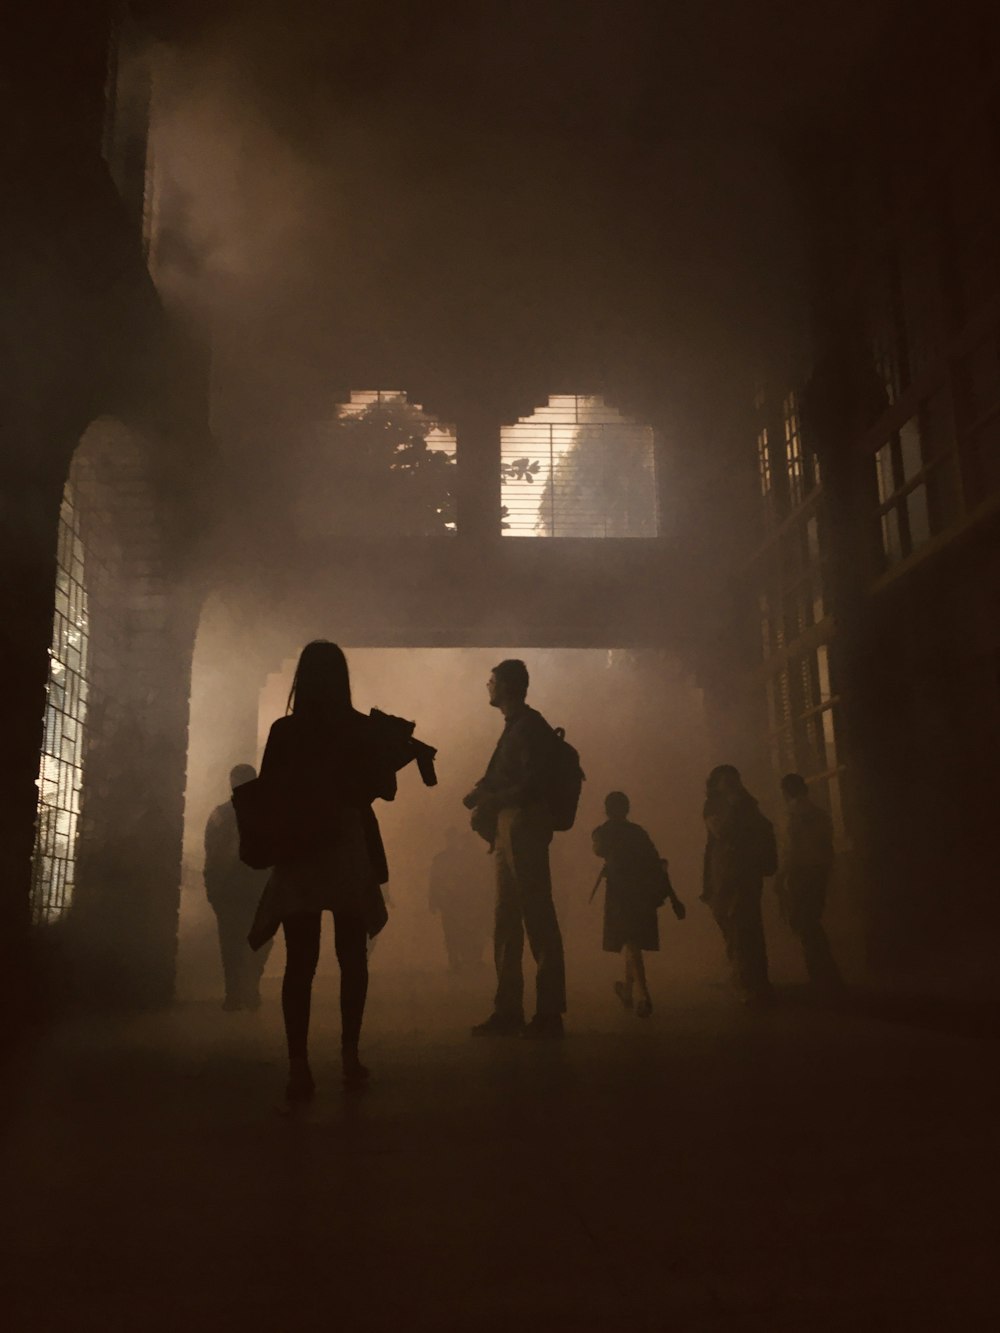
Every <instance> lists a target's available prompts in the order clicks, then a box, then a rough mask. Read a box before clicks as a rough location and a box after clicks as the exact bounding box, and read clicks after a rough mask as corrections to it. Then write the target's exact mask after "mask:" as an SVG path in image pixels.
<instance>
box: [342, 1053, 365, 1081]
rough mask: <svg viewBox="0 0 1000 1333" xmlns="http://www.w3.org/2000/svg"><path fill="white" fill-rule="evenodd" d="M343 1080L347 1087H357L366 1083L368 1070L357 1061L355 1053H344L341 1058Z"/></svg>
mask: <svg viewBox="0 0 1000 1333" xmlns="http://www.w3.org/2000/svg"><path fill="white" fill-rule="evenodd" d="M342 1060H343V1075H342V1077H343V1080H344V1083H345V1085H346V1086H348V1087H358V1086H359V1085H360V1084H362V1083H366V1082H367V1081H368V1077H369V1074H370V1073H371V1071H370V1070H369V1068H368V1066H367V1065H363V1064H362V1063H361V1061H360V1060H359V1059H358V1053H357V1051H344V1052H343V1056H342Z"/></svg>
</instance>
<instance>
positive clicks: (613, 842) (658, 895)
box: [592, 791, 685, 1018]
mask: <svg viewBox="0 0 1000 1333" xmlns="http://www.w3.org/2000/svg"><path fill="white" fill-rule="evenodd" d="M629 810H630V804H629V799H628V797H627V796H626V795H625V793H624V792H621V791H613V792H609V793H608V795H607V796H606V797H605V799H604V813H605V814H606V815H607V821H606V822H605V823H603V824H601V825H599V827H598V828H595V829H594V832H593V835H592V843H593V848H594V855H595V856H599V857H600V858H601V859H602V860H603V861H604V870H603V871H602V872H601V878H602V879H603V880H604V881H605V892H604V949H605V951H606V952H607V953H624V955H625V980H624V981H616V982H615V994H616V995H617V996H618V998H619V1000H621V1002H622V1004H623V1005H624V1006H625V1008H626V1009H632V1007H633V1004H634V1006H635V1015H636V1017H637V1018H649V1016H650V1015H651V1014H652V1012H653V1001H652V999H651V998H650V994H649V985H648V983H647V981H646V966H645V963H644V961H643V957H642V955H643V951H644V950H646V951H648V952H655V951H657V950H658V949H659V947H660V932H659V925H658V922H657V919H656V914H657V911H658V910H659V908H660V906H661V905H662V904H663V903H664V902H665V901H666V900H667V899H668V898H669V899H670V903H671V906H672V907H673V910H674V914H675V915H676V917H677V919H678V920H679V921H683V920H684V916H685V908H684V904H683V903H682V902H681V901H680V899H679V898H678V897H677V895H676V894H675V893H674V890H673V886H672V885H671V883H670V877H669V875H668V873H667V863H666V861H664V860H662V859H661V857H660V854H659V852H658V851H657V850H656V847H655V845H654V843H653V840H652V838H651V837H650V836H649V834H648V833H647V832H646V830H645V829H644V828H640V826H639V825H638V824H633V823H632V822H631V820H630V819H629V817H628V815H629ZM599 883H600V880H598V884H599Z"/></svg>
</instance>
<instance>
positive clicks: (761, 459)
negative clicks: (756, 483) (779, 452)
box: [757, 426, 771, 497]
mask: <svg viewBox="0 0 1000 1333" xmlns="http://www.w3.org/2000/svg"><path fill="white" fill-rule="evenodd" d="M757 467H758V470H759V472H760V493H761V495H763V496H765V497H766V496H768V495H770V494H771V448H770V445H769V444H768V442H767V427H766V426H764V427H763V428H762V430H761V431H760V434H759V435H758V436H757Z"/></svg>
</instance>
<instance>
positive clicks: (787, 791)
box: [781, 773, 809, 802]
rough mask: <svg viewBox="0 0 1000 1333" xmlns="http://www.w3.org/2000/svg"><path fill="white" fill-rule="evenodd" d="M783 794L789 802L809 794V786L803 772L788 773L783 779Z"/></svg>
mask: <svg viewBox="0 0 1000 1333" xmlns="http://www.w3.org/2000/svg"><path fill="white" fill-rule="evenodd" d="M781 794H782V796H784V798H785V800H786V801H788V802H791V801H797V800H798V799H799V797H800V796H808V795H809V787H808V784H807V783H806V780H805V778H804V777H803V776H802V774H801V773H786V774H785V776H784V777H783V778H782V779H781Z"/></svg>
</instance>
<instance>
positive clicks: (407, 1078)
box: [0, 969, 998, 1333]
mask: <svg viewBox="0 0 1000 1333" xmlns="http://www.w3.org/2000/svg"><path fill="white" fill-rule="evenodd" d="M373 983H374V984H373V994H372V1003H371V1006H370V1017H369V1021H368V1023H367V1030H366V1035H367V1040H366V1042H365V1054H366V1058H368V1059H369V1061H370V1063H371V1065H372V1067H373V1070H374V1078H373V1081H372V1084H371V1086H370V1088H369V1089H368V1090H367V1091H366V1092H364V1093H362V1094H355V1095H347V1094H345V1093H344V1092H343V1091H342V1089H341V1088H340V1086H339V1083H338V1079H337V1071H336V1067H335V1065H334V1064H333V1062H332V1061H331V1059H330V1056H331V1054H332V1052H333V1049H334V1045H335V1038H336V1022H335V1009H334V1005H333V996H332V991H331V987H330V985H329V982H326V983H324V988H323V994H322V996H321V997H320V1002H319V1004H318V1011H317V1015H316V1020H317V1021H316V1024H315V1029H314V1031H315V1042H314V1045H315V1051H316V1059H315V1062H314V1063H315V1066H316V1073H317V1076H318V1079H319V1081H320V1095H319V1097H318V1100H317V1101H316V1103H315V1104H314V1105H313V1106H311V1107H310V1108H309V1109H308V1110H307V1111H306V1112H304V1113H300V1114H298V1115H297V1116H295V1117H283V1116H281V1115H279V1114H277V1113H276V1111H275V1109H274V1108H275V1104H276V1102H277V1101H278V1099H279V1093H280V1089H281V1086H282V1081H283V1072H284V1071H283V1062H282V1059H281V1041H280V1029H279V1016H278V1012H277V999H276V983H275V982H274V981H272V980H270V979H269V981H268V983H267V984H268V999H267V1004H266V1005H265V1009H264V1011H263V1012H262V1013H261V1014H259V1015H256V1016H251V1015H244V1014H235V1015H231V1014H223V1013H222V1012H220V1011H219V1009H218V1008H217V1006H216V1005H215V1004H210V1003H207V1002H204V1003H190V1004H187V1005H183V1006H179V1007H178V1008H177V1009H175V1010H174V1011H173V1012H171V1013H165V1014H159V1015H146V1016H142V1017H137V1018H132V1019H114V1020H112V1019H102V1020H88V1021H78V1022H73V1023H66V1024H64V1025H63V1026H62V1027H60V1028H59V1029H58V1030H57V1031H55V1032H53V1033H52V1034H51V1035H50V1036H49V1038H48V1039H47V1040H46V1041H45V1042H44V1043H43V1045H42V1047H41V1049H40V1050H38V1051H36V1052H35V1054H34V1055H33V1056H32V1058H31V1060H30V1061H29V1062H28V1063H27V1064H26V1065H25V1066H24V1068H23V1069H22V1072H21V1078H20V1079H19V1080H18V1082H19V1084H20V1086H19V1087H18V1088H16V1089H15V1093H14V1096H13V1098H12V1099H11V1100H9V1101H8V1103H7V1113H8V1114H7V1120H8V1133H7V1138H6V1148H5V1153H4V1177H5V1182H6V1183H5V1184H4V1185H3V1193H2V1198H3V1201H4V1203H3V1212H4V1215H5V1220H6V1222H7V1224H8V1226H7V1228H6V1230H7V1231H8V1235H7V1238H6V1239H5V1240H4V1242H3V1245H2V1249H0V1264H2V1265H3V1267H4V1268H5V1269H6V1274H5V1288H6V1291H5V1295H4V1300H3V1307H2V1308H3V1312H4V1313H7V1314H8V1315H9V1316H12V1317H10V1318H8V1320H7V1321H6V1323H5V1327H6V1328H9V1329H10V1330H12V1333H22V1330H25V1331H27V1330H32V1331H35V1330H67V1333H68V1331H69V1330H74V1331H76V1330H90V1329H102V1330H109V1329H111V1330H118V1329H123V1330H124V1329H128V1330H160V1329H164V1330H167V1329H170V1330H175V1329H176V1330H182V1329H183V1330H203V1329H204V1330H214V1331H218V1333H225V1331H227V1330H230V1329H231V1330H234V1331H235V1330H240V1333H249V1331H251V1330H257V1329H261V1330H264V1329H267V1330H293V1329H312V1328H314V1327H315V1328H320V1327H323V1328H328V1327H329V1328H336V1327H344V1328H350V1329H399V1330H407V1331H410V1330H452V1329H455V1330H465V1329H469V1330H476V1331H477V1333H492V1331H493V1330H511V1329H518V1330H535V1329H538V1330H555V1331H556V1333H561V1330H591V1329H594V1330H596V1329H601V1330H618V1329H621V1330H626V1329H627V1330H646V1329H650V1330H652V1329H657V1330H661V1329H662V1330H672V1331H673V1333H687V1331H690V1333H710V1331H711V1333H714V1331H715V1330H762V1331H763V1330H767V1331H768V1333H783V1331H784V1330H789V1331H790V1333H791V1331H792V1330H794V1331H795V1333H820V1331H822V1330H837V1331H838V1333H841V1331H842V1330H848V1329H850V1330H855V1329H873V1330H874V1329H879V1330H895V1329H900V1330H903V1329H905V1330H923V1329H927V1330H935V1331H938V1330H943V1329H961V1330H974V1329H980V1328H982V1329H986V1328H994V1327H996V1326H997V1323H996V1318H995V1316H996V1313H997V1309H998V1306H997V1296H996V1265H997V1249H996V1240H997V1179H998V1176H997V1165H998V1163H997V1138H996V1103H995V1100H993V1098H994V1097H995V1091H996V1077H995V1066H996V1046H995V1044H994V1043H992V1042H990V1041H986V1040H977V1039H974V1038H969V1037H956V1036H949V1035H942V1034H940V1033H932V1032H927V1031H922V1030H920V1029H917V1028H913V1027H909V1026H904V1025H900V1024H890V1023H886V1022H882V1021H877V1020H872V1019H867V1018H863V1017H860V1016H857V1015H833V1014H822V1013H817V1012H810V1011H809V1010H807V1009H805V1008H804V1007H802V1006H800V1005H798V1006H797V1005H795V1004H786V1005H783V1006H782V1007H780V1008H779V1009H777V1010H776V1011H774V1012H770V1013H767V1014H764V1015H759V1016H754V1015H749V1014H746V1013H744V1012H742V1011H740V1010H738V1009H736V1008H734V1007H733V1006H732V1005H731V1004H730V1002H729V1000H728V998H727V996H726V994H725V993H724V992H723V991H721V990H719V989H717V988H714V987H709V986H706V985H703V984H702V985H697V984H694V983H689V984H687V985H686V986H685V987H678V988H677V989H675V990H673V991H669V990H668V991H663V990H662V989H661V993H660V994H659V995H658V997H657V1000H658V1003H657V1011H656V1014H655V1015H654V1017H653V1019H652V1020H651V1021H650V1022H649V1023H646V1024H642V1023H640V1022H638V1021H636V1020H634V1019H631V1020H630V1019H628V1018H627V1017H626V1015H624V1014H623V1013H622V1012H621V1011H620V1010H618V1009H617V1008H616V1002H615V1001H614V998H613V997H610V998H607V997H606V995H605V993H604V991H603V986H602V993H601V994H593V995H591V996H589V997H583V998H582V999H580V1000H578V1001H577V1003H576V1005H575V1009H574V1012H573V1013H572V1014H571V1016H570V1035H569V1037H568V1038H567V1040H566V1041H565V1043H563V1044H562V1045H561V1046H559V1045H555V1046H553V1045H544V1046H537V1045H533V1044H529V1043H521V1042H511V1041H505V1042H473V1041H472V1040H470V1039H469V1038H468V1037H467V1036H466V1024H467V1023H468V1021H470V1020H475V1019H477V1018H480V1017H483V1016H484V1015H485V1013H486V1011H487V1009H488V1003H484V1000H483V997H484V995H488V991H489V980H488V977H487V975H486V974H485V972H484V974H483V976H482V977H481V978H479V979H477V983H476V984H475V985H473V984H471V983H456V982H452V981H450V980H449V979H448V978H446V977H442V976H439V975H432V974H428V975H422V976H421V975H411V976H402V977H400V976H395V977H392V976H389V975H387V974H380V973H379V972H378V970H377V969H376V973H375V976H374V978H373Z"/></svg>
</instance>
